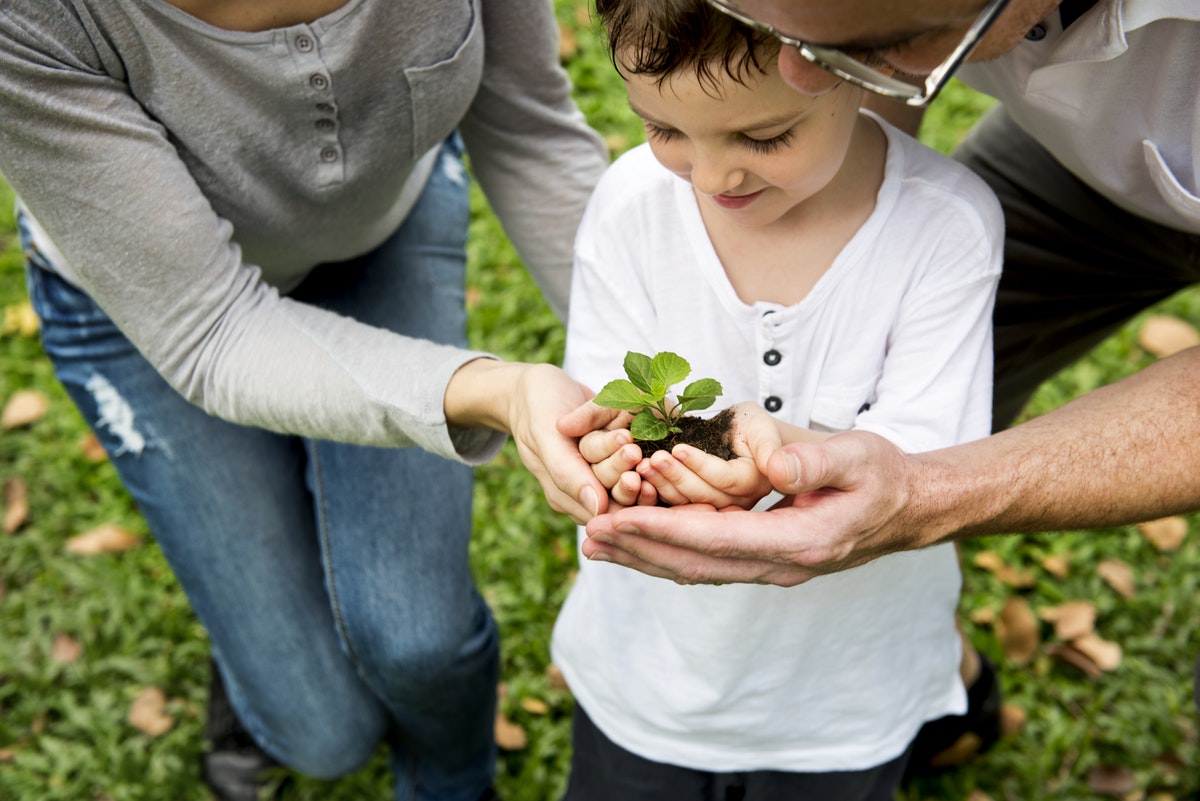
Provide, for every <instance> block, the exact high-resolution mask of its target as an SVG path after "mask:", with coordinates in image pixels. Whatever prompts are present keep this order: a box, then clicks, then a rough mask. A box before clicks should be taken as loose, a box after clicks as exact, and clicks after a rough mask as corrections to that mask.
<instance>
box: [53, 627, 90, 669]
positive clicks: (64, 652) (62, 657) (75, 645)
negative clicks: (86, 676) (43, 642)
mask: <svg viewBox="0 0 1200 801" xmlns="http://www.w3.org/2000/svg"><path fill="white" fill-rule="evenodd" d="M82 655H83V643H81V642H79V640H77V639H75V638H74V637H72V636H71V635H70V634H61V633H60V634H56V635H55V636H54V644H53V645H52V646H50V659H51V660H53V661H54V662H57V663H58V664H60V665H69V664H71V663H72V662H74V661H75V660H77V659H78V658H79V657H80V656H82Z"/></svg>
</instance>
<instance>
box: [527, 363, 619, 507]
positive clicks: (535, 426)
mask: <svg viewBox="0 0 1200 801" xmlns="http://www.w3.org/2000/svg"><path fill="white" fill-rule="evenodd" d="M521 368H522V371H521V374H520V377H519V378H518V380H517V383H516V389H515V390H514V391H513V392H512V394H511V396H510V398H509V401H508V413H507V414H508V425H509V431H510V432H511V434H512V437H513V441H514V442H515V443H516V446H517V452H518V453H519V454H520V456H521V461H522V462H523V463H524V464H525V467H526V468H527V469H528V470H529V471H530V472H531V473H533V475H534V476H535V477H536V478H537V480H538V482H539V483H540V484H541V485H542V491H543V492H544V493H545V495H546V501H547V502H548V503H549V504H550V507H551V508H552V509H554V510H555V511H556V512H561V513H563V514H566V515H568V516H569V517H570V518H571V519H572V520H574V521H575V522H576V523H584V522H587V521H588V520H589V519H591V518H592V517H593V516H594V515H596V514H599V513H601V512H604V511H605V510H606V509H607V508H608V489H607V487H605V486H604V485H603V484H602V483H601V482H600V480H599V479H598V478H597V477H596V475H595V473H594V472H593V470H592V466H591V465H590V464H588V462H587V460H585V459H584V458H583V456H582V455H580V452H579V443H578V436H580V435H573V434H570V433H565V432H564V431H563V430H561V428H560V426H559V420H560V418H563V417H564V416H565V415H568V414H570V413H571V412H574V411H575V410H577V409H579V408H581V407H583V408H586V407H587V406H593V407H595V408H596V409H600V407H597V406H595V404H589V403H588V401H589V400H590V399H591V397H592V394H593V393H592V392H591V391H590V390H589V389H588V388H587V387H585V386H583V385H582V384H580V383H579V382H577V381H575V380H574V379H573V378H571V377H570V376H568V375H567V374H566V373H565V372H563V371H562V370H560V369H559V368H557V367H554V366H553V365H549V364H527V365H521ZM603 411H608V410H603ZM604 417H605V415H603V414H598V415H597V416H596V418H595V419H596V420H597V421H599V420H601V419H602V418H604ZM590 420H591V418H590V417H578V418H576V422H577V424H578V425H581V426H584V427H586V426H588V425H590V422H589V421H590ZM604 424H605V423H604V422H597V424H596V425H595V426H594V427H595V428H599V427H602V426H603V425H604ZM588 430H593V429H592V428H589V429H588Z"/></svg>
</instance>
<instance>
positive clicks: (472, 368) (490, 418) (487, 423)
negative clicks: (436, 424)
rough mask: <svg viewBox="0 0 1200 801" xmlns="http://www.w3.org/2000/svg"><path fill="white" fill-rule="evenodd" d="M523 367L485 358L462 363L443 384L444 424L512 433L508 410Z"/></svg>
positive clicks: (518, 364) (522, 365)
mask: <svg viewBox="0 0 1200 801" xmlns="http://www.w3.org/2000/svg"><path fill="white" fill-rule="evenodd" d="M525 367H526V365H524V364H520V363H514V362H505V361H502V360H500V359H492V358H485V357H481V358H478V359H472V360H471V361H469V362H467V363H465V364H463V365H462V366H461V367H459V368H458V370H456V371H455V372H454V375H452V376H451V377H450V381H449V382H448V383H447V384H446V393H445V395H444V396H443V399H442V410H443V413H444V414H445V416H446V424H447V425H452V426H463V427H481V426H482V427H485V428H490V429H493V430H495V431H503V432H504V433H506V434H509V433H512V429H511V421H510V419H509V418H510V414H509V407H510V403H511V399H512V396H513V393H514V392H515V391H516V387H517V384H518V382H519V381H520V377H521V374H522V372H523V371H524V369H525Z"/></svg>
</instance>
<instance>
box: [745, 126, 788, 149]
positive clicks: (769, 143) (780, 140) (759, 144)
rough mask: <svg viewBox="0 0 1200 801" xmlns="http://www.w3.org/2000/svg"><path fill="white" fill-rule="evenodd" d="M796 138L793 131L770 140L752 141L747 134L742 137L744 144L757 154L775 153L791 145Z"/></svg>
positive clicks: (785, 132)
mask: <svg viewBox="0 0 1200 801" xmlns="http://www.w3.org/2000/svg"><path fill="white" fill-rule="evenodd" d="M794 137H795V134H794V133H793V131H792V130H791V129H788V130H786V131H784V132H783V133H781V134H779V135H778V136H772V137H771V138H770V139H752V138H751V137H749V136H746V135H745V134H741V135H740V138H741V140H742V144H743V145H744V146H745V147H746V148H748V149H749V150H752V151H754V152H755V153H773V152H774V151H776V150H780V149H782V148H785V147H787V146H788V145H789V144H791V141H792V139H793V138H794Z"/></svg>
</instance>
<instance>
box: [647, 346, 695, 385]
mask: <svg viewBox="0 0 1200 801" xmlns="http://www.w3.org/2000/svg"><path fill="white" fill-rule="evenodd" d="M650 367H651V369H652V370H653V371H654V379H655V381H661V382H662V383H663V392H666V389H667V387H669V386H671V385H672V384H678V383H679V382H680V381H682V380H683V379H685V378H687V377H688V373H690V372H692V366H691V365H690V364H688V361H687V359H685V358H683V357H682V356H680V355H679V354H677V353H672V352H671V351H669V350H664V351H663V352H662V353H657V354H655V356H654V359H653V360H651V362H650Z"/></svg>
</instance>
